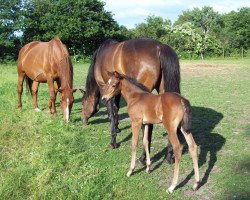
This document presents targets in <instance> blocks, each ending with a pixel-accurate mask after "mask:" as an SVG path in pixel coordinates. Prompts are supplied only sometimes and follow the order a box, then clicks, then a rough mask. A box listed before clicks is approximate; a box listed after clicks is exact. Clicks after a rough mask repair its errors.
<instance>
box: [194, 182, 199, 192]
mask: <svg viewBox="0 0 250 200" xmlns="http://www.w3.org/2000/svg"><path fill="white" fill-rule="evenodd" d="M199 185H200V182H197V183H195V184H194V185H193V191H196V190H198V189H199Z"/></svg>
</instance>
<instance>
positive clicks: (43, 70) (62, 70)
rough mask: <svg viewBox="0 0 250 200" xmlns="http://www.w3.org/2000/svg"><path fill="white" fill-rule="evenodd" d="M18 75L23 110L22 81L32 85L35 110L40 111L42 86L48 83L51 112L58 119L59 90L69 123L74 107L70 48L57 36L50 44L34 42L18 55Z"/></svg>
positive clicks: (64, 113)
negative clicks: (40, 88) (57, 102)
mask: <svg viewBox="0 0 250 200" xmlns="http://www.w3.org/2000/svg"><path fill="white" fill-rule="evenodd" d="M17 72H18V85H17V90H18V108H19V109H21V107H22V102H21V96H22V92H23V81H24V79H26V82H27V84H28V86H29V90H30V92H31V94H32V101H33V107H34V109H35V110H36V111H40V110H39V108H38V105H37V92H38V86H39V83H41V82H42V83H44V82H47V83H48V87H49V92H50V100H49V103H48V111H49V112H51V113H52V114H53V116H54V117H56V116H57V112H56V106H55V100H56V94H57V91H59V92H60V93H61V95H60V102H61V109H62V113H63V119H64V120H65V121H66V122H68V121H69V116H70V112H71V108H72V105H73V101H74V97H73V93H74V92H75V90H74V89H73V66H72V63H71V59H70V56H69V53H68V51H67V48H66V47H65V45H64V44H63V43H62V42H61V40H60V39H59V38H58V37H56V38H54V39H52V40H51V41H49V42H39V41H34V42H30V43H28V44H26V45H25V46H24V47H22V49H21V50H20V52H19V56H18V62H17Z"/></svg>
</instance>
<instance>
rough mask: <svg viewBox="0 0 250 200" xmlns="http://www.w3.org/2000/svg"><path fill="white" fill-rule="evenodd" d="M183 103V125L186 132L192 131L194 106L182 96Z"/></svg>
mask: <svg viewBox="0 0 250 200" xmlns="http://www.w3.org/2000/svg"><path fill="white" fill-rule="evenodd" d="M181 103H182V106H183V109H184V116H183V119H182V122H181V127H182V128H183V130H184V131H185V132H186V133H190V132H191V129H192V108H191V105H190V102H189V101H188V100H187V99H184V98H182V99H181Z"/></svg>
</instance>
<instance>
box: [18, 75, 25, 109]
mask: <svg viewBox="0 0 250 200" xmlns="http://www.w3.org/2000/svg"><path fill="white" fill-rule="evenodd" d="M24 77H25V73H23V72H19V71H18V83H17V93H18V103H17V107H18V109H21V108H22V93H23V81H24Z"/></svg>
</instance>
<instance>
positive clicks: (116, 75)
mask: <svg viewBox="0 0 250 200" xmlns="http://www.w3.org/2000/svg"><path fill="white" fill-rule="evenodd" d="M114 75H115V77H116V78H119V79H123V77H122V76H121V74H119V73H118V72H117V71H114Z"/></svg>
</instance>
